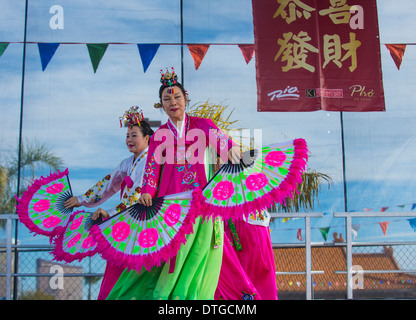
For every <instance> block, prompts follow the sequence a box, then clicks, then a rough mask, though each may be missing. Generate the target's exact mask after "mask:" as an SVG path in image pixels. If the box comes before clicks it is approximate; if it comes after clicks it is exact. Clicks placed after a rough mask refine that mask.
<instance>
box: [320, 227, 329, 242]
mask: <svg viewBox="0 0 416 320" xmlns="http://www.w3.org/2000/svg"><path fill="white" fill-rule="evenodd" d="M329 229H331V228H330V227H328V228H319V231H320V232H321V234H322V237H323V238H324V239H325V241H326V240H327V239H328V232H329Z"/></svg>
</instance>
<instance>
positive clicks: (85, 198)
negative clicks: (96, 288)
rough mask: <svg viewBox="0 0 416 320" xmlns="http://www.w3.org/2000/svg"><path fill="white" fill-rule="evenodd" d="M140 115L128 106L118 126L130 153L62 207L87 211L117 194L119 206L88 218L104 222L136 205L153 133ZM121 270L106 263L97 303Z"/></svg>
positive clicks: (98, 211)
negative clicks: (106, 173) (118, 193)
mask: <svg viewBox="0 0 416 320" xmlns="http://www.w3.org/2000/svg"><path fill="white" fill-rule="evenodd" d="M143 119H144V117H143V113H142V111H141V110H139V108H138V107H131V108H130V109H129V110H127V111H126V112H125V114H124V115H123V116H122V117H121V118H120V126H122V123H123V122H124V125H125V126H127V135H126V145H127V148H128V150H129V152H131V153H133V155H131V156H130V157H128V158H126V159H124V160H123V161H121V162H120V164H119V165H118V166H117V167H116V168H115V169H114V170H113V171H112V172H111V173H109V174H108V175H106V176H105V177H104V178H103V179H102V180H100V181H98V182H97V183H96V184H95V185H94V186H93V187H92V188H90V189H89V190H88V191H87V192H86V193H84V194H83V195H80V196H74V197H72V198H70V199H68V200H67V201H66V202H65V207H66V208H73V207H80V206H85V207H88V208H91V207H96V206H100V205H102V204H103V203H104V202H105V201H107V200H108V199H109V198H111V197H112V196H113V195H114V194H115V193H117V192H119V191H120V204H118V205H116V206H115V207H113V208H110V209H107V210H103V209H101V208H98V209H97V210H96V211H95V212H94V213H93V217H92V219H93V220H95V219H98V218H99V217H100V218H101V219H106V218H108V217H111V216H113V215H115V214H116V213H118V212H120V211H123V210H124V209H125V208H126V207H128V206H130V205H132V204H134V203H136V202H137V201H138V199H139V198H140V195H141V187H142V183H143V174H144V167H145V164H146V158H147V154H148V144H149V139H150V137H151V136H152V134H153V130H152V128H151V127H150V125H149V124H148V123H147V122H146V121H144V120H143ZM123 270H124V268H120V267H118V266H116V265H115V264H113V263H109V262H108V263H107V265H106V269H105V272H104V277H103V280H102V283H101V288H100V293H99V295H98V300H104V299H105V298H106V297H107V295H108V294H109V292H110V291H111V289H112V288H113V285H114V283H115V282H116V281H117V279H118V277H119V276H120V274H121V273H122V272H123Z"/></svg>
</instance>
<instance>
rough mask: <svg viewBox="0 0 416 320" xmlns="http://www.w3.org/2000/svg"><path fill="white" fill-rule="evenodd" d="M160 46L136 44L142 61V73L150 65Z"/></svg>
mask: <svg viewBox="0 0 416 320" xmlns="http://www.w3.org/2000/svg"><path fill="white" fill-rule="evenodd" d="M159 47H160V44H137V48H138V49H139V53H140V58H141V59H142V64H143V71H144V72H146V70H147V68H148V67H149V65H150V63H151V62H152V60H153V58H154V56H155V55H156V52H157V50H158V49H159Z"/></svg>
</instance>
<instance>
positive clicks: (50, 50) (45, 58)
mask: <svg viewBox="0 0 416 320" xmlns="http://www.w3.org/2000/svg"><path fill="white" fill-rule="evenodd" d="M58 47H59V43H38V49H39V55H40V61H41V63H42V71H45V69H46V67H47V65H48V63H49V61H51V59H52V57H53V55H54V54H55V51H56V49H58Z"/></svg>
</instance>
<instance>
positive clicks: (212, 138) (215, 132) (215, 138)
mask: <svg viewBox="0 0 416 320" xmlns="http://www.w3.org/2000/svg"><path fill="white" fill-rule="evenodd" d="M198 126H199V128H200V129H202V130H203V131H204V133H205V135H206V136H207V137H208V138H209V140H208V143H209V145H211V146H212V147H213V148H214V149H215V151H216V152H217V154H218V156H219V157H220V158H221V160H222V161H224V162H227V161H228V150H230V148H231V147H232V146H234V145H237V144H236V143H235V142H234V141H233V140H232V139H231V138H230V137H229V136H227V135H226V134H225V133H224V132H223V131H222V130H221V129H220V128H218V127H217V125H216V124H215V123H214V122H213V121H212V120H211V119H202V118H200V119H199V124H198Z"/></svg>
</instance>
